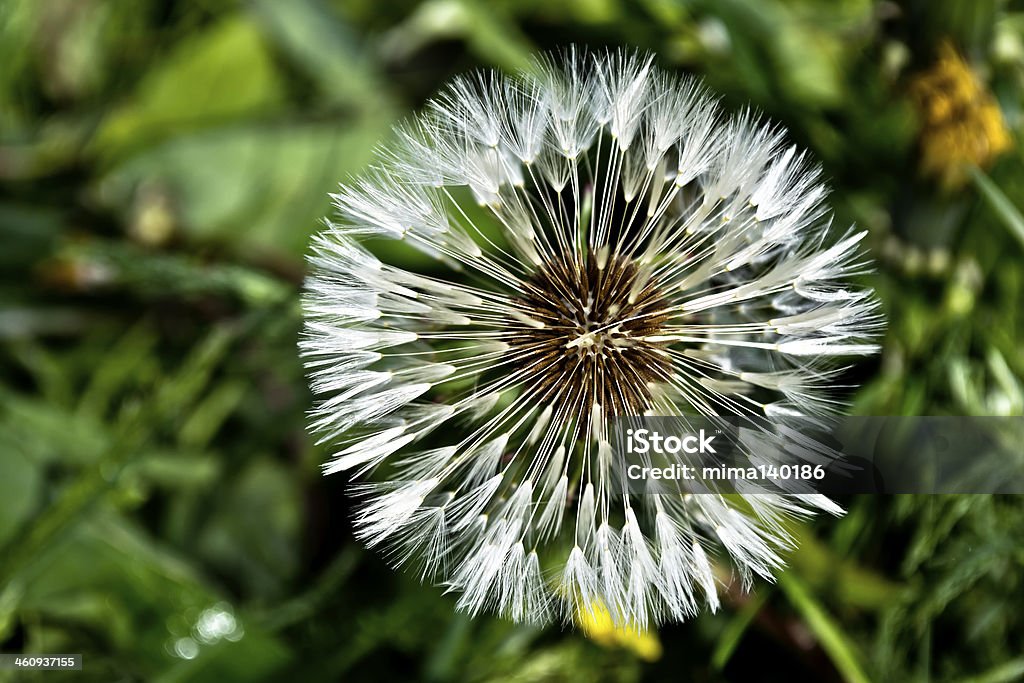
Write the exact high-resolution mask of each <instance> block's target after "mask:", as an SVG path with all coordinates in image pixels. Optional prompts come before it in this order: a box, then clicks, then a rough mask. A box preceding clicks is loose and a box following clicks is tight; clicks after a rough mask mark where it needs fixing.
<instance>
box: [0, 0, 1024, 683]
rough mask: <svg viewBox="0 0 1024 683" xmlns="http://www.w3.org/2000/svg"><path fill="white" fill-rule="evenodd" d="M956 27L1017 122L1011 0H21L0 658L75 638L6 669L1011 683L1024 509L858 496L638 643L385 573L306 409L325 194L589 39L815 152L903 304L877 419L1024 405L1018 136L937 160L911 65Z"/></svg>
mask: <svg viewBox="0 0 1024 683" xmlns="http://www.w3.org/2000/svg"><path fill="white" fill-rule="evenodd" d="M943 40H949V41H951V43H952V44H954V45H955V46H956V47H957V48H958V49H959V50H960V51H961V52H962V53H963V54H964V55H965V56H966V57H967V58H968V60H969V61H970V62H971V64H972V65H973V66H974V68H975V69H976V70H977V71H978V72H979V74H980V75H981V76H982V77H983V78H985V79H986V81H987V83H988V84H989V87H990V88H991V91H992V92H993V93H994V95H995V97H996V98H997V99H998V101H999V104H1000V107H1001V109H1002V111H1003V114H1004V116H1005V118H1006V121H1007V125H1008V127H1009V129H1010V131H1011V132H1012V134H1013V135H1014V136H1015V137H1016V136H1017V135H1018V134H1019V131H1020V123H1021V107H1022V102H1024V97H1022V94H1024V7H1022V6H1021V5H1020V3H1011V2H1006V1H1004V0H979V1H977V2H958V1H956V0H907V1H906V2H901V3H896V2H873V1H871V0H565V1H562V2H550V1H549V0H544V1H541V0H495V1H494V2H486V1H485V0H424V1H413V0H405V1H399V2H392V3H383V2H380V1H379V0H374V1H371V0H347V1H346V0H334V1H333V2H332V1H330V0H289V1H288V2H281V1H275V0H252V1H251V2H232V1H229V0H194V1H192V2H186V1H184V0H179V1H176V2H171V1H163V2H160V1H157V0H132V1H128V0H123V1H118V0H111V1H107V2H103V1H101V0H3V1H2V2H0V245H2V246H0V265H2V271H0V273H2V274H0V345H2V346H0V373H2V377H3V382H2V385H0V501H2V502H0V651H4V652H40V653H60V652H81V653H84V655H85V670H84V671H83V672H80V673H76V674H71V675H66V676H62V675H61V674H55V673H50V672H47V673H39V674H37V675H35V676H34V677H33V676H32V675H28V674H26V675H24V676H22V678H17V679H16V678H14V677H13V674H11V673H2V672H0V680H44V679H45V680H61V679H62V678H67V679H68V680H96V681H111V680H117V681H136V680H137V681H218V682H219V683H220V682H224V681H242V680H245V681H249V680H279V679H282V678H284V677H285V676H288V677H289V678H292V679H294V680H317V681H318V680H367V681H376V680H381V681H383V680H396V679H397V680H431V681H535V680H544V681H548V680H551V681H575V680H588V681H589V680H617V681H635V680H679V679H683V680H697V681H711V680H723V679H736V680H739V679H746V678H753V677H756V678H757V679H758V680H787V681H788V680H793V679H794V678H816V679H821V680H843V679H845V680H850V681H862V680H877V681H896V680H899V681H904V680H907V681H931V680H935V681H977V682H981V681H985V682H988V683H998V682H1000V681H1014V680H1021V679H1024V655H1022V653H1024V612H1022V611H1021V606H1022V605H1024V546H1022V545H1021V543H1020V539H1021V538H1022V533H1024V504H1022V503H1021V501H1019V500H1018V499H1015V498H1000V497H985V496H962V497H951V498H936V497H932V498H915V497H909V496H903V497H894V498H884V497H872V498H855V499H850V500H847V501H843V502H844V503H845V504H846V505H847V506H848V509H849V514H848V515H846V516H845V517H844V518H842V519H839V520H819V521H817V522H815V523H813V524H809V525H805V526H801V527H798V528H797V529H796V530H795V531H796V533H797V534H798V535H799V536H800V538H801V539H802V541H801V544H800V549H799V550H798V551H796V552H795V553H793V554H792V556H791V558H790V559H791V569H790V570H789V572H787V573H786V574H785V575H784V577H783V579H782V581H781V582H780V585H779V586H778V587H772V586H768V585H761V586H759V587H758V589H757V592H756V594H754V595H743V594H741V593H739V592H738V590H737V589H736V587H735V586H732V585H727V586H726V588H725V591H726V596H727V599H726V605H725V608H724V609H723V610H722V611H720V612H719V613H718V614H715V615H712V614H705V615H703V616H701V617H699V618H697V619H695V620H693V621H692V622H690V623H687V624H682V625H673V626H668V627H665V628H664V629H662V630H661V632H660V634H659V637H660V639H661V642H662V648H663V650H664V654H663V656H662V657H661V659H660V660H659V661H656V662H643V661H641V660H640V659H638V658H637V657H636V656H635V655H634V654H632V653H631V652H629V651H627V650H623V649H605V648H602V647H599V646H598V645H596V644H594V643H591V642H589V641H587V640H586V639H584V638H583V637H582V636H580V635H579V634H578V633H575V632H573V631H571V630H565V631H560V630H558V629H551V630H547V631H538V630H536V629H531V628H526V627H519V626H514V625H511V624H508V623H504V622H501V621H496V620H491V619H487V618H480V619H476V620H470V619H467V618H466V617H464V616H461V615H458V614H455V613H454V612H453V611H452V605H453V601H452V600H451V599H449V598H448V597H446V596H444V595H442V594H441V591H440V589H436V588H432V587H421V586H419V585H418V584H417V582H416V581H415V579H414V578H413V577H410V576H406V575H403V574H400V573H394V572H391V571H390V570H388V569H387V568H386V566H385V563H384V562H383V560H382V559H381V558H380V557H379V556H378V555H377V554H375V553H370V552H366V551H364V550H362V549H361V548H360V547H359V546H358V544H356V543H355V542H354V541H353V539H352V536H351V531H350V528H349V525H348V506H349V499H348V498H347V495H346V492H345V483H346V482H345V481H344V477H343V476H340V475H338V476H334V477H331V478H327V479H325V478H323V477H321V475H320V473H319V469H318V466H319V464H320V463H321V462H322V461H323V459H324V457H325V452H324V450H323V449H322V448H321V447H317V446H314V445H313V443H312V441H311V440H310V439H309V438H308V437H307V436H306V434H305V431H304V423H305V411H306V410H307V408H308V407H309V404H310V397H309V395H308V393H307V389H306V386H305V382H304V379H303V376H302V369H301V366H300V364H299V361H298V359H297V354H296V350H295V342H296V337H297V334H298V330H299V327H300V312H299V306H298V295H299V291H300V288H301V282H302V273H303V263H302V257H303V254H304V251H305V248H306V244H307V240H308V237H309V235H310V234H311V232H312V231H314V230H315V229H316V228H317V225H318V222H317V221H318V219H319V218H320V217H321V216H323V215H325V214H326V213H327V212H328V208H329V202H328V198H327V193H328V192H329V191H331V190H332V189H333V187H334V186H335V184H336V183H337V182H338V181H342V180H344V179H346V178H348V177H350V176H351V175H352V174H355V173H358V172H359V171H360V169H361V168H363V167H364V166H365V164H366V163H367V162H368V160H369V159H370V158H371V155H372V151H373V148H374V146H375V145H376V144H378V143H379V142H380V141H381V140H382V139H386V137H387V131H388V129H389V127H390V125H391V124H392V123H393V122H395V121H396V120H398V119H399V118H401V117H402V116H404V115H406V114H407V113H408V112H410V111H412V110H414V109H416V108H417V107H419V106H420V105H421V104H422V103H423V101H424V99H425V98H427V97H428V96H429V95H430V94H431V93H432V92H433V91H434V90H435V89H436V88H437V87H438V86H439V85H440V84H442V83H443V82H444V81H445V80H446V79H447V78H448V77H449V76H451V75H452V74H455V73H459V72H463V71H466V70H468V69H472V68H477V67H480V66H483V67H489V68H497V69H518V68H523V67H528V66H529V60H530V56H531V55H532V54H533V53H534V52H536V51H537V50H542V49H550V48H553V47H557V46H560V45H565V44H567V43H570V42H575V43H579V44H585V45H590V46H594V47H598V46H619V45H625V46H632V47H638V48H642V49H648V50H651V51H653V52H654V53H656V55H657V57H658V60H659V62H661V63H662V64H663V65H664V66H666V67H668V68H673V69H679V70H683V71H687V72H692V73H697V74H700V75H702V76H703V77H704V78H705V79H706V80H707V82H708V83H709V85H710V86H711V87H712V88H713V89H715V90H716V91H717V92H719V93H721V94H722V96H723V98H724V102H725V103H726V106H728V107H738V106H741V105H743V104H745V103H747V102H752V103H753V104H754V105H755V106H757V107H758V108H760V109H762V110H764V111H765V112H766V113H768V114H769V115H770V116H772V117H773V118H775V119H778V120H780V121H782V122H783V123H785V124H786V125H787V126H788V127H789V129H790V133H791V136H792V138H793V139H794V140H795V141H796V142H799V143H800V144H803V145H806V146H808V147H810V148H811V149H812V150H814V152H815V153H816V154H817V155H818V157H819V158H820V159H821V160H822V162H823V164H824V166H825V171H826V173H827V175H828V177H829V178H830V180H831V183H832V185H833V187H834V190H835V193H834V195H833V200H834V204H835V206H836V210H837V219H836V220H837V223H838V224H842V225H845V224H849V223H852V222H856V223H858V224H859V225H861V226H863V227H866V228H867V229H869V231H870V235H871V237H870V249H871V251H872V254H873V255H874V256H875V258H876V260H877V262H878V270H877V272H876V273H874V274H873V275H871V276H868V278H867V279H868V280H869V282H870V284H871V285H873V286H874V287H875V288H876V289H877V290H878V292H879V294H880V296H881V298H882V299H883V301H884V304H885V311H886V314H887V317H888V320H889V329H888V333H887V337H886V339H885V350H884V353H883V355H882V356H881V358H880V359H879V360H876V361H868V362H866V363H863V364H861V365H859V366H858V367H857V368H855V369H854V370H853V371H851V373H850V379H851V381H853V382H857V383H860V384H862V385H863V386H862V389H861V390H860V391H859V392H858V393H857V394H856V395H855V396H854V397H853V409H854V410H856V411H858V412H861V413H868V414H870V413H878V414H1016V415H1019V414H1021V413H1022V411H1024V343H1022V339H1024V318H1022V313H1024V302H1022V290H1024V243H1022V242H1020V241H1018V240H1017V238H1018V237H1019V234H1018V233H1019V232H1020V229H1021V227H1020V226H1021V225H1022V224H1024V223H1021V218H1020V207H1022V206H1024V157H1022V154H1021V150H1020V148H1019V147H1015V148H1014V149H1013V150H1011V152H1009V153H1008V154H1006V155H1004V156H1003V157H1002V159H1001V160H1000V161H999V162H998V164H997V165H996V166H995V167H993V168H991V169H985V170H981V171H974V172H973V176H972V177H973V178H974V179H975V183H974V184H973V185H967V186H964V187H960V188H956V189H942V188H940V187H939V186H937V185H936V184H935V183H933V182H932V181H930V180H929V179H927V178H925V177H922V175H921V174H920V173H919V172H918V138H919V135H921V134H923V133H922V131H921V129H920V126H919V123H918V119H917V117H916V116H915V112H914V108H913V104H912V102H911V101H910V99H909V98H908V96H907V82H908V79H910V78H912V77H913V75H914V74H915V73H918V72H920V71H921V70H923V69H927V68H928V67H929V65H930V64H931V62H932V61H933V59H934V57H935V54H936V49H937V46H938V45H939V44H940V43H941V41H943ZM979 189H980V192H979V191H978V190H979ZM390 256H392V257H394V258H396V259H401V260H402V262H403V263H410V262H411V261H413V262H414V261H415V260H416V259H418V258H421V257H418V256H415V255H411V254H410V253H408V252H405V251H401V252H399V251H395V252H394V253H393V254H390ZM412 265H421V266H422V265H423V264H418V263H412ZM723 572H724V573H723V578H724V579H725V580H726V582H727V583H728V569H727V568H725V567H723Z"/></svg>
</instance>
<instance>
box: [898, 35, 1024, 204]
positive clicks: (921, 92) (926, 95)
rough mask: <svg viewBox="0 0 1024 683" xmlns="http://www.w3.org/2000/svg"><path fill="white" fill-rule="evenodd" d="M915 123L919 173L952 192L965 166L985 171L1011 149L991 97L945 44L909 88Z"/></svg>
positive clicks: (961, 177) (1009, 139)
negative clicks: (918, 130)
mask: <svg viewBox="0 0 1024 683" xmlns="http://www.w3.org/2000/svg"><path fill="white" fill-rule="evenodd" d="M910 94H911V96H912V98H913V100H914V104H915V106H916V108H917V111H918V115H919V116H920V118H921V124H922V126H921V138H920V145H921V171H922V172H923V173H924V174H925V175H929V176H932V177H935V178H937V179H938V180H939V181H940V182H941V183H942V184H943V185H944V186H945V187H948V188H953V187H958V186H960V185H962V184H963V183H964V181H965V180H966V169H967V168H968V167H969V166H971V165H976V166H987V165H989V164H990V163H991V162H992V161H993V160H994V159H995V158H996V157H998V156H999V155H1000V154H1002V153H1003V152H1005V151H1006V150H1007V149H1009V148H1010V147H1011V145H1012V139H1011V138H1010V133H1009V131H1008V130H1007V128H1006V122H1005V121H1004V120H1003V114H1002V112H1001V111H1000V109H999V105H998V104H997V103H996V101H995V99H994V98H993V97H992V94H991V93H990V92H989V91H988V89H987V88H986V87H985V84H984V83H982V82H981V80H980V79H979V78H978V77H977V75H976V74H975V73H974V72H973V71H972V70H971V68H970V66H968V64H967V63H966V62H964V60H963V58H962V57H961V56H960V54H959V53H958V52H957V51H956V49H955V48H954V47H953V46H952V45H951V44H950V43H948V42H946V43H943V44H942V45H941V46H940V48H939V58H938V60H937V61H936V62H935V64H934V65H933V66H932V67H931V68H930V69H928V70H927V71H925V72H923V73H921V74H920V75H918V76H917V77H916V78H914V80H913V81H912V82H911V84H910Z"/></svg>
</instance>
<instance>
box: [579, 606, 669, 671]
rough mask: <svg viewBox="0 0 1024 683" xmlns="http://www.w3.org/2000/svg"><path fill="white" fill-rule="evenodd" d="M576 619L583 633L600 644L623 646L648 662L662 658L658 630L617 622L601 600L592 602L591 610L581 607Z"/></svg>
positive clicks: (604, 645) (609, 646)
mask: <svg viewBox="0 0 1024 683" xmlns="http://www.w3.org/2000/svg"><path fill="white" fill-rule="evenodd" d="M576 620H577V622H578V623H579V625H580V628H581V629H583V633H584V634H585V635H586V636H587V637H588V638H590V639H591V640H593V641H594V642H595V643H597V644H598V645H601V646H603V647H608V648H613V647H621V648H623V649H626V650H629V651H630V652H632V653H633V654H635V655H636V656H637V657H639V658H640V659H643V660H645V661H648V662H653V661H655V660H657V659H660V658H661V641H660V640H658V634H657V633H656V632H654V631H649V630H646V629H644V630H641V629H639V628H637V627H636V626H632V625H629V624H616V623H615V620H614V619H612V615H611V612H609V611H608V608H607V607H605V606H604V604H603V603H601V602H598V601H595V602H592V603H591V604H590V609H589V610H585V609H581V610H580V611H579V613H578V614H577V615H576Z"/></svg>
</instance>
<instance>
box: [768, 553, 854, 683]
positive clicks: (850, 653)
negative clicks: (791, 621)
mask: <svg viewBox="0 0 1024 683" xmlns="http://www.w3.org/2000/svg"><path fill="white" fill-rule="evenodd" d="M779 587H780V588H782V591H783V592H784V593H785V594H786V597H788V598H789V601H790V603H792V605H793V607H795V608H796V610H797V611H798V612H799V613H800V615H801V616H802V617H803V620H804V622H805V623H806V624H807V627H808V628H810V629H811V631H812V632H813V633H814V635H815V636H816V637H817V639H818V642H819V643H820V644H821V647H822V649H824V650H825V652H826V653H827V654H828V656H829V658H831V660H832V663H833V664H835V667H836V669H837V670H838V671H839V673H840V675H841V676H842V677H843V680H845V681H846V682H847V683H869V679H868V677H867V675H866V674H865V673H864V670H863V668H862V667H861V664H860V657H859V656H858V655H857V651H856V649H855V647H854V645H853V643H852V642H850V640H849V639H848V638H847V636H846V634H845V633H843V631H842V629H840V628H839V625H838V624H836V622H835V621H834V620H833V619H832V617H831V616H830V615H829V614H828V612H826V611H825V609H824V608H823V607H822V606H821V604H820V603H819V602H818V601H817V600H816V599H815V598H814V596H813V595H812V594H811V592H810V591H809V590H808V589H807V587H806V586H805V585H804V584H803V582H802V581H801V580H800V579H799V578H798V577H797V576H796V574H794V573H793V572H783V573H782V574H780V575H779Z"/></svg>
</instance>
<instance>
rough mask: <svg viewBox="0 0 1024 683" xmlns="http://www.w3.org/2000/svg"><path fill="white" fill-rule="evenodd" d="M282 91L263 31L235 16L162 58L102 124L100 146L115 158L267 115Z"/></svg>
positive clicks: (96, 142) (102, 152)
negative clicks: (165, 140) (187, 133)
mask: <svg viewBox="0 0 1024 683" xmlns="http://www.w3.org/2000/svg"><path fill="white" fill-rule="evenodd" d="M282 93H283V88H282V84H281V81H280V77H279V76H278V74H277V71H276V69H275V67H274V64H273V62H272V60H271V58H270V53H269V51H268V50H267V46H266V44H265V41H264V39H263V36H262V35H261V33H260V31H259V29H258V28H257V27H256V25H255V24H254V23H253V22H252V21H251V20H249V19H247V18H246V17H244V16H234V15H233V16H231V17H230V18H228V19H225V20H223V21H221V22H220V23H218V24H215V25H214V26H212V27H211V28H209V29H206V30H205V31H204V32H203V33H201V34H199V35H198V36H196V37H195V38H192V39H189V40H185V41H182V42H181V43H179V44H177V45H176V46H175V50H174V52H173V53H171V54H170V55H169V56H168V57H167V58H166V59H164V60H162V61H160V62H158V63H157V66H155V67H154V68H153V70H152V71H151V72H149V73H148V74H146V76H145V77H144V78H143V80H142V82H141V83H140V84H139V87H138V89H137V91H136V92H135V93H134V95H133V96H132V97H131V98H130V99H129V101H128V102H127V103H126V104H125V105H124V106H122V107H121V108H119V109H118V110H117V111H115V112H114V114H113V115H111V116H110V117H109V118H108V119H107V120H106V121H105V122H104V124H103V127H102V128H101V129H100V131H99V134H98V135H97V137H96V139H95V140H94V145H95V149H96V151H97V152H98V153H99V154H100V155H101V156H103V157H105V158H111V157H117V156H120V155H121V154H123V153H125V152H127V151H130V150H134V149H137V148H138V147H140V146H144V145H147V144H151V143H152V142H154V141H156V140H159V139H163V138H166V137H169V136H170V135H172V134H174V133H178V132H181V131H183V130H189V129H194V128H197V127H201V126H209V125H215V124H222V123H224V122H227V121H231V120H234V119H238V118H241V117H247V116H253V115H257V114H265V113H267V112H269V111H272V110H275V109H277V108H278V107H279V106H280V105H281V104H282V102H283V94H282Z"/></svg>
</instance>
